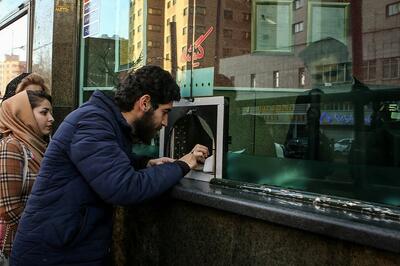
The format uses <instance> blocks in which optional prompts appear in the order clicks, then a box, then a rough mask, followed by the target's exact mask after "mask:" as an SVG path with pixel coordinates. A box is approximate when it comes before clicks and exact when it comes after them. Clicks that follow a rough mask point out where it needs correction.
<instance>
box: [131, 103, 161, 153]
mask: <svg viewBox="0 0 400 266" xmlns="http://www.w3.org/2000/svg"><path fill="white" fill-rule="evenodd" d="M153 114H154V110H153V109H151V110H150V111H147V112H146V113H144V115H143V117H142V118H140V119H138V120H136V121H135V122H134V123H133V130H132V136H133V139H134V141H135V142H143V143H144V144H147V145H149V144H151V140H152V139H153V138H154V137H155V136H156V134H157V132H158V130H160V129H159V128H157V127H156V125H155V124H154V121H153Z"/></svg>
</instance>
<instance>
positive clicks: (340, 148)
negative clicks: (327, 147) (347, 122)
mask: <svg viewBox="0 0 400 266" xmlns="http://www.w3.org/2000/svg"><path fill="white" fill-rule="evenodd" d="M352 143H353V139H352V138H344V139H340V140H338V141H336V142H335V144H334V146H333V150H334V151H335V152H337V153H343V154H348V153H349V152H350V149H351V144H352Z"/></svg>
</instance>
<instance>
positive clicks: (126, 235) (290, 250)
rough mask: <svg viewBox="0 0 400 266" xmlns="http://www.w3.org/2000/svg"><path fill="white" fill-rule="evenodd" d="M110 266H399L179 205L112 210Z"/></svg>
mask: <svg viewBox="0 0 400 266" xmlns="http://www.w3.org/2000/svg"><path fill="white" fill-rule="evenodd" d="M116 217H117V220H118V222H117V226H116V227H115V233H116V234H115V238H114V248H113V250H114V255H115V258H114V265H118V266H123V265H146V266H149V265H175V266H176V265H185V266H186V265H400V256H399V255H398V254H395V253H391V252H387V251H382V250H378V249H374V248H370V247H365V246H361V245H358V244H354V243H350V242H346V241H341V240H337V239H332V238H328V237H325V236H321V235H317V234H313V233H309V232H305V231H301V230H297V229H292V228H288V227H285V226H280V225H276V224H272V223H268V222H265V221H262V220H257V219H253V218H249V217H245V216H240V215H236V214H232V213H228V212H224V211H218V210H215V209H212V208H208V207H203V206H200V205H195V204H191V203H187V202H183V201H178V200H172V199H162V200H161V201H158V202H153V203H151V204H145V205H141V206H139V207H135V208H130V209H119V210H118V211H117V216H116Z"/></svg>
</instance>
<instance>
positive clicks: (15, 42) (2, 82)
mask: <svg viewBox="0 0 400 266" xmlns="http://www.w3.org/2000/svg"><path fill="white" fill-rule="evenodd" d="M27 37H28V24H27V15H24V16H23V17H21V18H20V19H18V20H16V21H15V22H13V23H12V24H10V25H9V26H7V27H5V28H3V29H1V30H0V40H1V45H0V88H1V92H0V93H1V95H0V97H2V96H3V95H4V92H5V88H6V86H7V84H8V82H10V80H12V79H13V78H15V77H16V76H18V75H19V74H21V73H22V72H26V71H27V65H26V55H27V44H28V41H27Z"/></svg>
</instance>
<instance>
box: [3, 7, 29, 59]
mask: <svg viewBox="0 0 400 266" xmlns="http://www.w3.org/2000/svg"><path fill="white" fill-rule="evenodd" d="M23 2H25V1H23V0H0V21H1V20H3V19H4V18H5V17H6V16H7V15H8V14H9V13H10V12H11V11H13V10H15V8H16V7H18V5H19V4H21V3H23ZM27 25H28V24H27V16H23V17H22V18H20V19H18V20H17V21H15V22H14V23H12V24H10V25H9V26H7V27H6V28H4V29H2V30H1V31H0V40H1V41H0V61H3V60H4V54H11V53H13V54H17V55H19V56H20V60H21V61H25V60H26V44H27V34H28V32H27Z"/></svg>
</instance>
